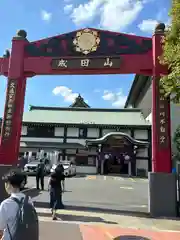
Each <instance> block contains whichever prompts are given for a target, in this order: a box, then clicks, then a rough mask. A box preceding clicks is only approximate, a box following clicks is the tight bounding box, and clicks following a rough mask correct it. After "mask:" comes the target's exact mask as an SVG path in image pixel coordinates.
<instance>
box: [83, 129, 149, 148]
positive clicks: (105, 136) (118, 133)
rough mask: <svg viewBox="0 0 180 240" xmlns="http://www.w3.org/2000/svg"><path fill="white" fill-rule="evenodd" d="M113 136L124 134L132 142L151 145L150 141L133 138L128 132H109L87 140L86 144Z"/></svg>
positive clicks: (99, 141)
mask: <svg viewBox="0 0 180 240" xmlns="http://www.w3.org/2000/svg"><path fill="white" fill-rule="evenodd" d="M111 136H123V137H124V138H126V139H128V140H129V141H130V142H131V143H133V144H136V145H143V146H144V145H145V146H147V145H149V143H148V142H144V141H139V140H136V139H134V138H132V137H131V136H129V135H128V134H126V133H122V132H110V133H107V134H106V135H104V136H103V137H101V138H98V139H94V140H86V145H89V144H93V143H94V144H95V143H97V144H98V143H102V142H105V141H106V140H107V138H108V137H111Z"/></svg>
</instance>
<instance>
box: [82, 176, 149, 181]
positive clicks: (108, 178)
mask: <svg viewBox="0 0 180 240" xmlns="http://www.w3.org/2000/svg"><path fill="white" fill-rule="evenodd" d="M85 179H86V180H116V181H125V180H127V181H128V180H129V181H131V182H139V181H140V182H147V181H148V179H146V178H131V177H129V178H125V177H113V176H98V175H89V176H87V177H86V178H85Z"/></svg>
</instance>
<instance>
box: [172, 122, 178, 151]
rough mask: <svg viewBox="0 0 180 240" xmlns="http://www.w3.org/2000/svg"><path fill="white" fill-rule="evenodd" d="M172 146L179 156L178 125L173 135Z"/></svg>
mask: <svg viewBox="0 0 180 240" xmlns="http://www.w3.org/2000/svg"><path fill="white" fill-rule="evenodd" d="M173 141H174V144H175V146H176V149H177V152H178V153H179V154H180V125H179V126H178V127H177V129H176V131H175V133H174V139H173Z"/></svg>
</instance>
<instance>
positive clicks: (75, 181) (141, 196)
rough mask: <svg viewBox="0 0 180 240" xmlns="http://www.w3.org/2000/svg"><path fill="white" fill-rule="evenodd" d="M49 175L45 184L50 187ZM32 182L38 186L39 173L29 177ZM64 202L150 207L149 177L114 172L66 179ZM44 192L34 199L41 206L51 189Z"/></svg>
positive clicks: (119, 207) (132, 208) (100, 207)
mask: <svg viewBox="0 0 180 240" xmlns="http://www.w3.org/2000/svg"><path fill="white" fill-rule="evenodd" d="M47 179H48V178H45V188H46V189H47ZM28 186H29V187H35V177H28ZM65 188H66V192H65V193H64V194H63V202H64V204H65V206H66V207H67V209H68V208H69V209H81V210H84V211H88V210H92V211H93V210H94V211H96V210H97V211H100V210H102V211H106V212H107V211H109V212H116V211H117V212H118V211H125V212H126V211H127V212H147V211H148V206H147V204H148V180H145V179H132V178H122V177H111V176H107V177H104V176H87V177H73V178H69V179H66V182H65ZM46 189H45V191H42V192H40V193H39V194H38V195H37V196H34V197H33V200H34V201H35V203H36V204H37V205H38V207H45V206H46V205H47V204H48V202H49V193H48V191H47V190H46Z"/></svg>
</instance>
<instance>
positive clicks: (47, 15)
mask: <svg viewBox="0 0 180 240" xmlns="http://www.w3.org/2000/svg"><path fill="white" fill-rule="evenodd" d="M41 18H42V20H43V21H46V22H49V21H51V18H52V13H50V12H47V11H45V10H42V11H41Z"/></svg>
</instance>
